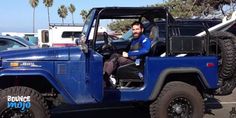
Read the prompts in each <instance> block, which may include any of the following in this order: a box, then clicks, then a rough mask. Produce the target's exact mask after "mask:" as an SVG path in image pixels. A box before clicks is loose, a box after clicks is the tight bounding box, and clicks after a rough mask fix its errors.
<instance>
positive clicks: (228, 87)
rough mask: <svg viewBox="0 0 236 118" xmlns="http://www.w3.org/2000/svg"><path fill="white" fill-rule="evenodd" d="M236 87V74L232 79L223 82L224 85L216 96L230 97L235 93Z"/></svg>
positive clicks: (217, 91)
mask: <svg viewBox="0 0 236 118" xmlns="http://www.w3.org/2000/svg"><path fill="white" fill-rule="evenodd" d="M235 85H236V74H234V76H233V77H232V78H230V79H227V80H223V81H222V85H221V86H220V87H219V88H218V89H217V90H216V92H215V94H216V95H229V94H231V93H232V92H233V90H234V88H235Z"/></svg>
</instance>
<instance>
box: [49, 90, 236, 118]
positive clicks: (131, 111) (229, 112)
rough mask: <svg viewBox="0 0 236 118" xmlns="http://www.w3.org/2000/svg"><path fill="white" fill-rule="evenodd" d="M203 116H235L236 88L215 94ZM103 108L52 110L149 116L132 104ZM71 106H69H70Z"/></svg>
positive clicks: (82, 117) (66, 116) (80, 115)
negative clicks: (231, 91) (222, 94)
mask: <svg viewBox="0 0 236 118" xmlns="http://www.w3.org/2000/svg"><path fill="white" fill-rule="evenodd" d="M205 104H206V110H205V115H204V118H236V110H235V109H236V89H235V90H234V91H233V93H232V94H230V95H227V96H215V97H214V99H210V100H208V101H207V102H206V103H205ZM109 106H110V107H104V108H103V109H96V108H92V109H91V108H90V107H91V106H84V107H80V108H76V107H74V108H72V109H71V110H68V111H65V112H54V113H53V115H52V117H53V118H150V116H149V111H148V109H145V108H142V107H135V106H133V105H132V104H130V105H128V106H127V105H124V106H121V107H116V105H114V106H113V105H109ZM70 108H71V107H70Z"/></svg>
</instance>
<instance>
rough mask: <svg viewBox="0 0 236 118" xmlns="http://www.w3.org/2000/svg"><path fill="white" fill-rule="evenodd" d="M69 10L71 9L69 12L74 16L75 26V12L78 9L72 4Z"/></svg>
mask: <svg viewBox="0 0 236 118" xmlns="http://www.w3.org/2000/svg"><path fill="white" fill-rule="evenodd" d="M68 9H69V11H70V13H71V15H72V23H73V24H74V12H75V10H76V8H75V6H74V5H73V4H70V6H69V8H68Z"/></svg>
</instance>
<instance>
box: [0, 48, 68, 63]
mask: <svg viewBox="0 0 236 118" xmlns="http://www.w3.org/2000/svg"><path fill="white" fill-rule="evenodd" d="M69 52H70V48H69V47H66V48H36V49H25V50H10V51H2V52H0V58H1V59H3V60H9V61H10V60H15V61H22V60H28V61H31V60H32V61H37V60H42V61H46V60H55V61H56V60H68V59H69Z"/></svg>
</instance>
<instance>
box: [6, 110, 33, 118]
mask: <svg viewBox="0 0 236 118" xmlns="http://www.w3.org/2000/svg"><path fill="white" fill-rule="evenodd" d="M1 118H34V117H33V113H31V111H30V110H26V111H20V109H9V108H8V109H5V110H4V111H3V112H2V113H1Z"/></svg>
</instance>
